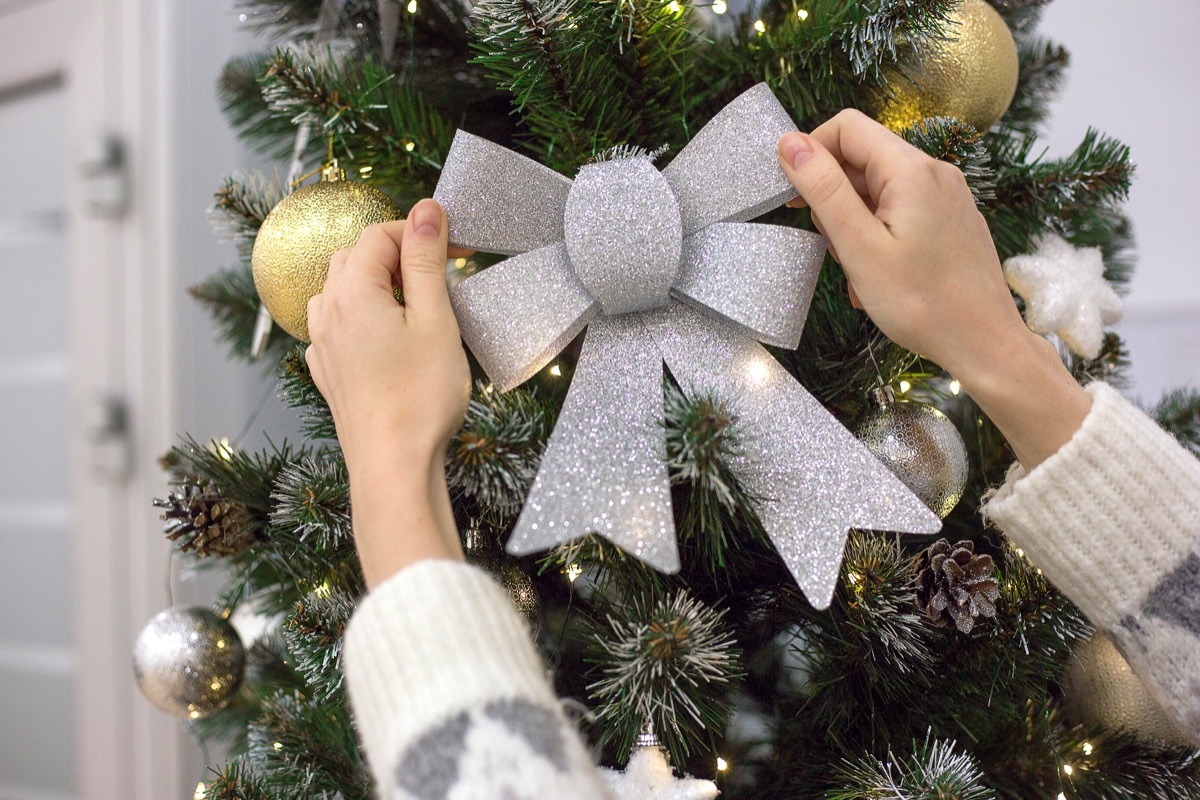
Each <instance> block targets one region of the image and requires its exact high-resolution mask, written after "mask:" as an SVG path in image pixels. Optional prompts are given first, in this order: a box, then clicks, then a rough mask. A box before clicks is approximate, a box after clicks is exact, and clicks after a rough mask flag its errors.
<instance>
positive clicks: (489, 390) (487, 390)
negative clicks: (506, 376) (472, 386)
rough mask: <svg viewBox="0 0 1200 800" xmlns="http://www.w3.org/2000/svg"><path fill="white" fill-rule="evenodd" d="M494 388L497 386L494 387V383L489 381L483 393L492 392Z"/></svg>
mask: <svg viewBox="0 0 1200 800" xmlns="http://www.w3.org/2000/svg"><path fill="white" fill-rule="evenodd" d="M494 388H495V387H493V386H492V385H491V384H490V383H489V384H488V385H487V386H485V387H483V393H484V394H491V393H492V392H493V391H494Z"/></svg>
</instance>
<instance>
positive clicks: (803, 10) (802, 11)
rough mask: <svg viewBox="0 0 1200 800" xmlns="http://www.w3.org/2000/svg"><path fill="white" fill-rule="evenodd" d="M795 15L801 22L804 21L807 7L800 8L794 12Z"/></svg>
mask: <svg viewBox="0 0 1200 800" xmlns="http://www.w3.org/2000/svg"><path fill="white" fill-rule="evenodd" d="M796 16H797V17H799V18H800V21H801V22H804V20H806V19H808V9H807V8H802V9H800V10H799V11H797V12H796Z"/></svg>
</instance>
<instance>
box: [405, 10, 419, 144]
mask: <svg viewBox="0 0 1200 800" xmlns="http://www.w3.org/2000/svg"><path fill="white" fill-rule="evenodd" d="M409 5H410V6H413V7H416V5H417V0H413V2H411V3H409ZM416 149H417V145H416V144H415V143H414V142H405V143H404V150H405V151H406V152H409V153H411V152H412V151H413V150H416Z"/></svg>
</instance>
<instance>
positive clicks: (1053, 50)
mask: <svg viewBox="0 0 1200 800" xmlns="http://www.w3.org/2000/svg"><path fill="white" fill-rule="evenodd" d="M1017 55H1018V62H1019V64H1020V67H1019V69H1020V72H1019V76H1020V77H1019V78H1018V80H1017V91H1016V94H1015V95H1014V97H1013V102H1012V104H1011V105H1010V106H1009V107H1008V111H1006V112H1005V114H1004V119H1003V123H1004V126H1005V127H1006V128H1009V129H1011V130H1013V131H1016V132H1018V133H1021V134H1024V135H1026V136H1033V135H1035V134H1036V133H1037V128H1038V126H1039V125H1040V124H1041V123H1042V121H1043V120H1044V119H1045V117H1046V112H1047V110H1048V107H1049V104H1050V102H1051V101H1052V100H1053V99H1054V97H1055V95H1057V93H1058V91H1059V89H1060V88H1062V85H1063V82H1064V80H1065V79H1066V71H1067V67H1068V66H1070V62H1071V59H1070V56H1069V55H1068V54H1067V51H1066V50H1064V49H1063V48H1062V47H1060V46H1059V45H1057V44H1054V43H1053V42H1048V41H1045V40H1043V39H1033V40H1031V41H1022V42H1021V43H1020V44H1019V45H1018V47H1017Z"/></svg>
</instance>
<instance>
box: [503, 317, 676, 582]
mask: <svg viewBox="0 0 1200 800" xmlns="http://www.w3.org/2000/svg"><path fill="white" fill-rule="evenodd" d="M666 457H667V448H666V440H665V439H664V437H663V401H662V358H661V357H660V356H659V354H658V349H657V347H656V346H655V344H654V342H653V341H652V340H651V339H650V337H649V336H648V335H647V334H646V329H645V327H644V326H643V325H642V322H641V319H640V315H636V314H625V315H622V316H618V317H607V316H602V317H597V318H596V319H595V320H593V321H592V324H591V325H589V326H588V332H587V334H586V335H585V337H584V340H583V351H582V352H581V353H580V355H579V364H578V366H577V367H576V368H575V377H574V378H573V379H572V381H571V389H570V391H568V392H567V399H566V400H565V401H563V407H562V411H561V413H560V414H559V417H558V423H557V424H556V425H555V426H554V432H553V433H552V434H551V435H550V442H549V443H548V444H547V445H546V453H545V455H544V456H542V465H541V468H540V469H539V470H538V474H537V477H536V478H534V481H533V487H532V488H531V489H530V490H529V498H528V499H527V500H526V501H525V508H524V509H522V511H521V516H520V517H519V518H518V519H517V525H516V529H515V531H514V533H513V535H512V537H511V538H510V539H509V540H508V552H509V553H511V554H513V555H526V554H528V553H536V552H540V551H542V550H548V549H549V548H551V547H554V546H555V545H559V544H565V543H566V542H569V541H571V540H573V539H578V538H579V537H581V536H586V535H587V534H589V533H598V534H600V535H601V536H603V537H604V538H606V539H608V540H609V541H611V542H612V543H613V544H615V545H617V546H618V547H620V548H621V549H622V550H625V551H626V552H628V553H631V554H633V555H634V556H637V557H638V558H640V559H641V560H642V561H644V562H646V563H647V564H649V565H650V566H652V567H654V568H655V569H659V570H662V571H663V572H676V571H678V570H679V554H678V553H677V551H676V547H675V520H674V517H673V516H672V514H671V492H670V485H669V479H668V475H667V464H666Z"/></svg>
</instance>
